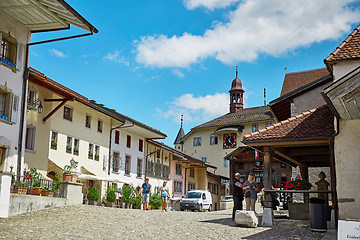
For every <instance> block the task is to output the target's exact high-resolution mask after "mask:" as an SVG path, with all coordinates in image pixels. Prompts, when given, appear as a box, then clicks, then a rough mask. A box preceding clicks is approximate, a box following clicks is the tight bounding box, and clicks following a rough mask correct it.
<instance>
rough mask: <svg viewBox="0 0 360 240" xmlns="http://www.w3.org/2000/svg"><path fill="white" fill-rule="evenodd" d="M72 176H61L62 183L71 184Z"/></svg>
mask: <svg viewBox="0 0 360 240" xmlns="http://www.w3.org/2000/svg"><path fill="white" fill-rule="evenodd" d="M71 180H72V175H71V174H63V181H64V182H71Z"/></svg>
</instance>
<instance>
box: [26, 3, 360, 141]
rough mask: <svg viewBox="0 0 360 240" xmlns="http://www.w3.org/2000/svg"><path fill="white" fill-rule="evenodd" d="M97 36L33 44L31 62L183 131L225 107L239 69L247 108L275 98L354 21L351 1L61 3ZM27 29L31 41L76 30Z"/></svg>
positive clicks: (315, 64)
mask: <svg viewBox="0 0 360 240" xmlns="http://www.w3.org/2000/svg"><path fill="white" fill-rule="evenodd" d="M67 2H68V3H69V4H70V5H71V6H72V7H73V8H74V9H75V10H77V11H78V12H79V13H80V14H81V15H82V16H84V17H85V18H86V19H87V20H88V21H89V22H90V23H92V24H93V25H94V26H95V27H96V28H97V29H98V30H99V33H97V34H94V35H93V36H90V37H83V38H79V39H73V40H67V41H61V42H55V43H49V44H43V45H38V46H32V47H31V50H30V66H32V67H33V68H35V69H37V70H39V71H41V72H43V73H45V74H46V75H47V76H48V77H50V78H52V79H54V80H55V81H57V82H60V83H61V84H63V85H65V86H67V87H69V88H71V89H73V90H75V91H77V92H79V93H81V94H83V95H85V96H86V97H88V98H89V99H94V100H96V101H97V102H98V103H102V104H105V105H106V106H107V107H109V108H114V109H116V110H117V111H118V112H120V113H122V114H125V115H127V116H129V117H132V118H134V119H136V120H138V121H141V122H143V123H145V124H147V125H149V126H151V127H154V128H156V129H159V130H160V131H162V132H164V133H165V134H167V135H168V138H167V139H166V140H164V142H165V143H166V144H168V145H170V146H172V144H173V141H174V138H175V137H176V134H177V132H178V129H179V125H180V124H179V121H180V115H181V114H184V118H185V119H184V130H185V132H187V131H189V130H190V128H192V127H194V126H196V125H198V124H200V123H202V122H204V121H208V120H210V119H213V118H215V117H217V116H220V115H222V114H225V113H227V112H228V109H229V105H228V103H229V102H228V96H227V94H228V90H229V89H230V85H231V81H232V80H233V79H234V77H235V66H236V65H238V66H239V78H240V79H241V80H242V82H243V87H244V88H245V94H244V96H245V105H246V107H255V106H259V105H262V104H263V88H267V100H268V102H269V101H271V100H273V99H275V98H277V97H279V95H280V91H281V87H282V81H283V78H284V75H285V70H284V68H285V67H287V72H295V71H303V70H309V69H314V68H320V67H324V64H323V59H324V58H325V57H327V56H328V55H329V54H330V53H331V52H332V51H333V50H334V49H335V48H336V47H337V46H338V45H339V44H340V43H341V41H343V40H344V39H345V37H346V36H347V35H348V34H349V33H350V32H351V31H352V29H353V28H355V27H356V26H357V25H358V24H359V22H360V21H359V19H360V11H359V1H345V0H321V1H320V0H317V1H315V0H292V1H283V0H253V1H241V0H172V1H169V0H156V1H155V0H153V1H149V0H147V1H145V0H123V1H114V0H113V1H110V0H103V1H85V0H68V1H67ZM83 32H84V31H83V30H81V29H78V28H76V27H72V28H71V30H67V31H59V32H52V33H35V34H33V35H32V41H33V42H34V41H39V40H44V39H48V38H54V37H63V36H70V35H74V34H79V33H83Z"/></svg>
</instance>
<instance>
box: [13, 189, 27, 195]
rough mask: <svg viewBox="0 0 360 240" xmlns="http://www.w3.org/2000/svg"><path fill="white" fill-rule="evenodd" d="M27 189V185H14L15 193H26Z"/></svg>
mask: <svg viewBox="0 0 360 240" xmlns="http://www.w3.org/2000/svg"><path fill="white" fill-rule="evenodd" d="M26 192H27V189H26V188H25V187H14V190H13V193H19V194H26Z"/></svg>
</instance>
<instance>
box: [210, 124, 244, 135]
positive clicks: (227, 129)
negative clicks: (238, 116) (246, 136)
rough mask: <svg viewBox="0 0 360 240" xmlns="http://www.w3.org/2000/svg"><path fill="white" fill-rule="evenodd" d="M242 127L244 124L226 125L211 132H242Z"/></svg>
mask: <svg viewBox="0 0 360 240" xmlns="http://www.w3.org/2000/svg"><path fill="white" fill-rule="evenodd" d="M243 129H244V126H241V125H240V126H227V127H222V128H219V129H217V130H215V131H214V132H213V133H212V134H221V133H229V132H242V130H243Z"/></svg>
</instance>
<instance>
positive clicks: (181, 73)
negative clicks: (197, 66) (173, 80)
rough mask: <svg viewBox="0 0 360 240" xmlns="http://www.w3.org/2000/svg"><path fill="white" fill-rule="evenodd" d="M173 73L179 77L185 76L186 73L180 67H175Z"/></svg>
mask: <svg viewBox="0 0 360 240" xmlns="http://www.w3.org/2000/svg"><path fill="white" fill-rule="evenodd" d="M172 73H173V74H175V75H176V76H178V77H179V78H183V77H185V75H184V73H183V72H181V71H180V70H179V69H173V70H172Z"/></svg>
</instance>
